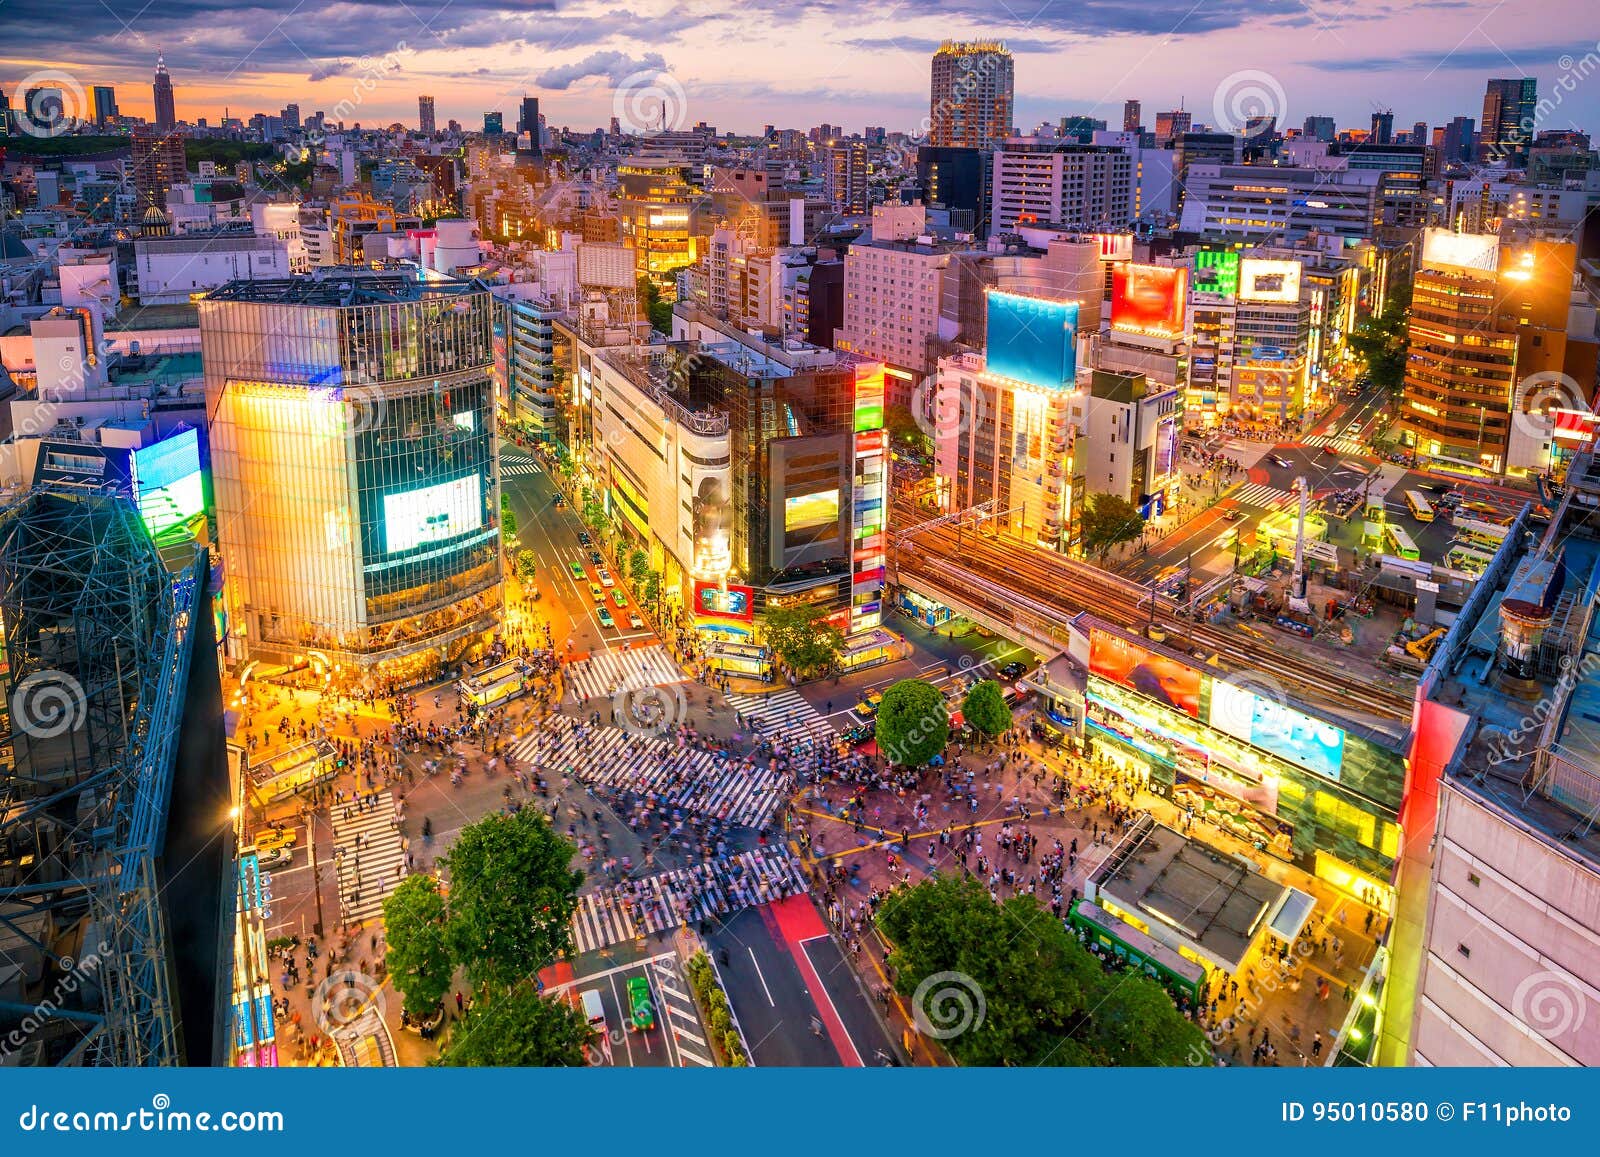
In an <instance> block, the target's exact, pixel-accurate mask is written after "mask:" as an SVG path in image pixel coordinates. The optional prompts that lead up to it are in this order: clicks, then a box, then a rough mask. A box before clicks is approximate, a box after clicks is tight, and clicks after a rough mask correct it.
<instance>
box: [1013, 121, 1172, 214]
mask: <svg viewBox="0 0 1600 1157" xmlns="http://www.w3.org/2000/svg"><path fill="white" fill-rule="evenodd" d="M1169 172H1170V170H1169ZM1169 184H1170V182H1169ZM989 188H990V192H989V196H990V214H989V220H990V228H991V230H994V231H1000V230H1006V229H1011V228H1013V227H1014V226H1016V225H1017V223H1018V222H1019V221H1021V222H1024V223H1028V222H1037V223H1040V224H1051V225H1060V226H1065V227H1068V228H1080V229H1105V230H1107V231H1114V230H1120V229H1123V228H1125V227H1126V226H1127V225H1128V224H1129V223H1130V222H1131V221H1133V220H1134V218H1135V217H1137V216H1138V213H1137V212H1136V210H1135V205H1136V198H1135V180H1134V158H1133V156H1132V155H1131V154H1130V152H1129V150H1128V149H1126V148H1121V147H1116V146H1111V145H1083V144H1073V143H1066V142H1062V141H1059V140H1052V139H1047V138H1040V137H1013V138H1011V139H1010V140H1008V141H1006V142H1005V144H1004V145H1003V146H1002V147H1000V148H998V149H996V150H995V154H994V171H993V178H992V180H991V182H990V187H989Z"/></svg>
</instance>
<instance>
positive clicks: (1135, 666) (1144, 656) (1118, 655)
mask: <svg viewBox="0 0 1600 1157" xmlns="http://www.w3.org/2000/svg"><path fill="white" fill-rule="evenodd" d="M1089 670H1090V671H1091V672H1093V673H1094V674H1096V675H1099V676H1100V677H1101V678H1102V679H1109V680H1110V681H1111V682H1113V683H1119V684H1121V685H1122V686H1124V687H1127V688H1129V689H1130V690H1133V691H1137V692H1139V694H1141V695H1143V696H1145V697H1146V698H1149V699H1154V700H1155V701H1156V702H1158V703H1165V704H1166V705H1167V706H1168V707H1175V708H1177V709H1178V710H1179V711H1182V712H1184V713H1185V714H1188V715H1192V716H1194V717H1195V718H1196V719H1198V718H1200V680H1201V674H1200V672H1199V671H1196V670H1195V669H1194V668H1193V667H1189V666H1186V665H1184V664H1183V663H1180V662H1178V661H1177V660H1176V659H1170V658H1168V657H1167V656H1165V655H1158V654H1155V653H1154V652H1152V651H1148V650H1146V649H1145V648H1144V647H1141V646H1140V645H1139V644H1138V643H1135V642H1133V641H1131V640H1129V639H1124V638H1122V637H1121V636H1120V635H1112V634H1108V633H1107V632H1105V631H1090V632H1089Z"/></svg>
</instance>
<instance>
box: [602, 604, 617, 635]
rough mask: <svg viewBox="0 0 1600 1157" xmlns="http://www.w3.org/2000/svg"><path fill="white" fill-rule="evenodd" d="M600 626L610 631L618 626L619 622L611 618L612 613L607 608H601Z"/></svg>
mask: <svg viewBox="0 0 1600 1157" xmlns="http://www.w3.org/2000/svg"><path fill="white" fill-rule="evenodd" d="M600 625H601V626H602V627H604V628H605V629H606V630H608V631H609V630H611V629H612V628H613V627H615V626H616V625H617V620H616V619H613V618H612V617H611V611H610V610H609V609H607V608H606V607H601V608H600Z"/></svg>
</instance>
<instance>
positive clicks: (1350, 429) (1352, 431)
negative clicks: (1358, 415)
mask: <svg viewBox="0 0 1600 1157" xmlns="http://www.w3.org/2000/svg"><path fill="white" fill-rule="evenodd" d="M1344 432H1345V434H1347V435H1349V436H1350V437H1354V436H1355V435H1357V434H1359V433H1361V423H1360V422H1351V423H1350V424H1349V425H1348V426H1346V427H1345V428H1344Z"/></svg>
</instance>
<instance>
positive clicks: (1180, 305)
mask: <svg viewBox="0 0 1600 1157" xmlns="http://www.w3.org/2000/svg"><path fill="white" fill-rule="evenodd" d="M1186 272H1187V270H1183V269H1169V268H1167V267H1166V266H1165V265H1136V264H1134V263H1133V262H1131V261H1128V262H1124V263H1123V264H1121V265H1114V266H1112V268H1111V328H1112V329H1119V330H1122V331H1123V332H1125V333H1141V334H1148V335H1149V336H1151V337H1164V338H1175V337H1179V336H1181V335H1182V333H1183V309H1184V293H1185V288H1186V285H1187V282H1186V280H1185V277H1184V274H1185V273H1186Z"/></svg>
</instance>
